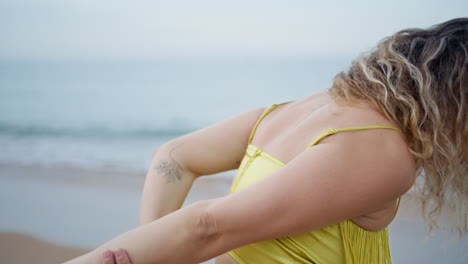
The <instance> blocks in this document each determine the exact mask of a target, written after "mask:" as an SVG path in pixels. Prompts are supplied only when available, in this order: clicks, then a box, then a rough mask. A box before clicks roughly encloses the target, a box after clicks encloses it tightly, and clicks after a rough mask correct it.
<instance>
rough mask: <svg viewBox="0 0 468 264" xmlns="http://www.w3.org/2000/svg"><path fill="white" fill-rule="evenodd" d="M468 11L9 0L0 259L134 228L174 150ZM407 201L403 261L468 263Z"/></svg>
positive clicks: (385, 4) (67, 247)
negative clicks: (404, 35) (151, 169)
mask: <svg viewBox="0 0 468 264" xmlns="http://www.w3.org/2000/svg"><path fill="white" fill-rule="evenodd" d="M467 15H468V2H466V1H462V0H450V1H435V0H424V1H423V0H414V1H404V0H394V1H370V0H368V1H367V0H360V1H337V0H330V1H313V0H308V1H306V0H302V1H300V0H291V1H273V0H269V1H265V0H257V1H245V0H238V1H219V0H218V1H214V0H200V1H180V0H173V1H159V0H153V1H123V0H113V1H110V0H101V1H95V0H94V1H91V0H81V1H72V0H2V1H0V210H1V212H2V213H1V214H0V215H1V216H0V232H1V233H0V262H1V263H29V262H31V260H32V259H34V262H35V263H54V262H55V263H58V262H60V261H62V260H64V259H66V258H69V257H71V256H75V255H77V254H79V253H81V252H84V250H86V249H90V248H93V247H95V246H97V245H99V244H101V243H103V242H105V241H107V240H109V239H111V238H112V237H114V236H116V235H118V234H119V233H122V232H124V231H126V230H128V229H130V228H132V227H134V226H136V225H137V224H138V207H139V197H140V192H141V186H142V183H143V178H144V175H145V170H146V168H147V167H148V165H149V162H150V158H151V152H152V151H153V149H155V148H156V147H157V146H159V145H160V144H161V143H163V142H165V141H167V140H169V139H171V138H174V137H177V136H180V135H182V134H185V133H187V132H190V131H193V130H196V129H199V128H202V127H205V126H207V125H210V124H213V123H216V122H218V121H221V120H223V119H226V118H228V117H230V116H233V115H235V114H238V113H240V112H243V111H246V110H249V109H251V108H255V107H259V106H266V105H270V104H273V103H279V102H284V101H289V100H294V99H298V98H301V97H303V96H306V95H309V94H312V93H315V92H319V91H323V90H325V89H327V88H328V87H330V84H331V82H332V78H333V76H334V75H335V74H336V73H338V72H339V71H341V70H344V69H346V67H347V66H348V65H349V64H350V62H351V60H352V59H353V58H354V57H356V56H358V55H359V54H360V53H362V52H365V51H368V50H369V49H371V48H372V47H374V46H375V45H376V43H377V42H378V41H379V40H380V39H382V38H383V37H386V36H388V35H391V34H393V33H394V32H396V31H398V30H401V29H404V28H408V27H428V26H431V25H433V24H436V23H439V22H443V21H445V20H449V19H452V18H455V17H461V16H467ZM232 174H233V173H232V172H231V173H226V174H222V175H216V176H213V177H206V178H202V179H201V180H200V182H199V183H197V184H196V185H195V187H194V190H193V191H192V192H191V193H190V195H189V198H188V201H187V203H190V202H193V201H195V200H197V199H207V198H212V197H217V196H220V195H224V194H226V192H227V189H228V187H229V183H230V179H231V177H232ZM408 200H410V199H408ZM410 204H411V201H408V203H407V204H406V205H405V204H404V205H403V210H402V211H403V212H402V216H401V217H398V218H397V220H396V221H395V223H394V224H392V226H391V228H390V231H391V232H390V236H391V243H392V251H393V257H394V262H395V263H438V262H443V263H466V261H467V256H466V252H468V244H467V239H462V240H456V238H455V236H453V235H451V234H449V233H436V234H435V235H433V237H431V238H427V237H425V234H424V227H423V223H422V221H421V220H419V218H418V216H417V213H418V212H415V211H417V209H415V207H412V206H410ZM405 206H406V207H407V209H406V211H405V209H404V208H405ZM405 212H406V213H405ZM447 260H448V261H447ZM41 261H43V262H41Z"/></svg>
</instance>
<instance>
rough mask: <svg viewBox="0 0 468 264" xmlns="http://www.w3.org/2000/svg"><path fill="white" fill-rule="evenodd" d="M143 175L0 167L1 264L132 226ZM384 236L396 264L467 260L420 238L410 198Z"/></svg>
mask: <svg viewBox="0 0 468 264" xmlns="http://www.w3.org/2000/svg"><path fill="white" fill-rule="evenodd" d="M144 174H145V173H144V172H139V173H126V172H117V171H112V170H108V171H103V170H102V171H98V170H86V169H80V168H67V167H41V166H22V165H12V164H0V209H1V210H2V217H1V219H0V263H18V264H22V263H36V264H42V263H44V264H45V263H61V262H62V261H65V260H67V259H70V258H72V257H74V256H78V255H80V254H83V253H84V252H86V250H87V249H91V248H93V247H95V246H97V245H99V244H101V243H103V242H105V241H107V240H109V239H111V238H113V237H114V236H116V235H118V234H120V233H122V232H124V231H126V230H128V229H131V228H133V227H135V226H137V225H138V207H139V198H140V192H141V187H142V185H143V181H144ZM231 177H232V173H230V174H229V173H228V174H223V175H215V176H206V177H201V178H200V179H199V180H197V181H196V182H195V184H194V186H193V188H192V191H191V192H190V194H189V195H188V197H187V201H186V204H190V203H192V202H194V201H197V200H201V199H210V198H215V197H218V196H222V195H224V194H226V193H227V191H228V188H229V185H230V179H231ZM389 230H390V244H391V250H392V256H393V260H394V263H466V261H467V260H468V257H467V255H466V254H467V253H466V252H468V240H467V239H466V238H465V239H462V240H456V236H455V235H448V234H446V233H442V232H436V233H435V234H433V236H432V237H430V238H427V237H426V236H425V233H424V226H423V222H422V220H421V218H420V217H419V209H418V207H417V206H416V205H415V200H414V199H413V198H412V197H411V196H406V197H404V199H403V201H402V203H401V207H400V210H399V212H398V216H397V218H396V219H395V221H394V222H393V223H392V225H391V226H390V228H389ZM206 263H213V261H208V262H206Z"/></svg>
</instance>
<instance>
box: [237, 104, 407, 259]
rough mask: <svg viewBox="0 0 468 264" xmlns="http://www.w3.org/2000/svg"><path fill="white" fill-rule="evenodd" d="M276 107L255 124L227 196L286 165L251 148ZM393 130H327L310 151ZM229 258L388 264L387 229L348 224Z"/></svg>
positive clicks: (263, 245) (247, 249)
mask: <svg viewBox="0 0 468 264" xmlns="http://www.w3.org/2000/svg"><path fill="white" fill-rule="evenodd" d="M276 106H278V105H273V106H271V107H270V108H268V109H267V110H266V111H265V112H264V113H263V115H262V116H261V117H260V118H259V120H258V121H257V123H256V124H255V127H254V129H253V130H252V133H251V135H250V138H249V145H248V147H247V150H246V153H245V156H244V158H243V160H242V162H241V165H240V167H239V170H238V172H237V174H236V176H235V178H234V181H233V183H232V185H231V189H230V193H233V192H235V191H237V190H239V189H242V188H244V187H246V186H249V185H251V184H253V183H255V182H257V181H258V180H260V179H262V178H263V177H266V176H268V175H269V174H271V173H272V172H274V171H276V170H278V169H280V168H281V167H283V166H284V165H285V164H284V163H283V162H282V161H281V160H279V159H277V158H275V157H273V156H272V155H270V154H268V153H266V152H264V151H263V150H262V149H260V148H259V147H257V146H254V145H252V144H251V141H252V139H253V136H254V134H255V130H256V128H257V126H258V124H259V123H260V122H261V121H262V119H263V118H264V117H265V116H266V115H267V114H268V113H270V112H271V111H272V110H273V109H275V107H276ZM365 129H393V130H397V131H399V132H401V131H400V130H398V129H397V128H394V127H389V126H369V127H353V128H343V129H329V130H327V131H325V132H324V133H323V134H322V135H320V136H319V137H318V138H317V139H315V140H314V141H313V142H312V143H311V144H310V145H309V147H312V146H314V145H315V144H317V143H318V142H319V141H320V140H321V139H323V138H325V137H327V136H329V135H332V134H334V133H338V132H342V131H350V130H365ZM228 254H229V255H230V256H231V257H232V258H233V259H234V260H235V261H236V262H237V263H239V264H268V263H317V264H322V263H325V264H329V263H330V264H341V263H346V264H380V263H383V264H389V263H391V258H390V250H389V245H388V232H387V229H386V228H385V229H383V230H380V231H368V230H365V229H363V228H361V227H359V226H358V225H356V224H354V222H352V221H351V220H347V221H343V222H341V223H338V224H334V225H330V226H327V227H324V228H322V229H318V230H313V231H310V232H307V233H303V234H299V235H295V236H289V237H283V238H278V239H273V240H266V241H261V242H257V243H253V244H249V245H246V246H243V247H240V248H237V249H234V250H232V251H230V252H228Z"/></svg>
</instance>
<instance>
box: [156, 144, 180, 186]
mask: <svg viewBox="0 0 468 264" xmlns="http://www.w3.org/2000/svg"><path fill="white" fill-rule="evenodd" d="M180 146H182V145H179V146H176V147H174V148H173V149H171V151H170V152H169V160H163V161H160V162H158V164H156V165H155V166H154V169H155V170H156V172H157V173H158V174H161V175H162V176H163V177H164V178H166V183H175V182H177V181H182V173H181V169H182V168H181V166H180V165H179V163H177V161H175V159H174V158H173V157H172V152H174V150H176V149H178V148H179V147H180Z"/></svg>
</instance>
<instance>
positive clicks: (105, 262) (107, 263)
mask: <svg viewBox="0 0 468 264" xmlns="http://www.w3.org/2000/svg"><path fill="white" fill-rule="evenodd" d="M102 264H115V261H114V253H112V251H110V250H106V251H105V252H104V253H102Z"/></svg>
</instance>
